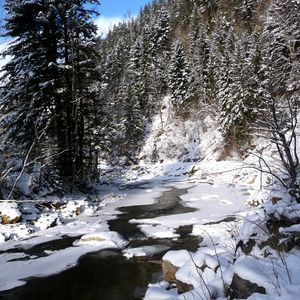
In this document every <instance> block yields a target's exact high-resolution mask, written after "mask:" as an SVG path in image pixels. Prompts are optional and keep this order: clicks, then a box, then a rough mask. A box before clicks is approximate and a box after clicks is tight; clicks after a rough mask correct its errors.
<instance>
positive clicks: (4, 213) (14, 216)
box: [0, 202, 22, 224]
mask: <svg viewBox="0 0 300 300" xmlns="http://www.w3.org/2000/svg"><path fill="white" fill-rule="evenodd" d="M21 218H22V214H21V212H20V210H19V209H18V204H17V203H14V202H1V203H0V219H1V220H2V223H3V224H16V223H19V222H20V221H21Z"/></svg>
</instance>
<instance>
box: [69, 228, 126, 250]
mask: <svg viewBox="0 0 300 300" xmlns="http://www.w3.org/2000/svg"><path fill="white" fill-rule="evenodd" d="M127 244H128V241H126V240H125V239H124V238H123V237H122V236H121V235H120V234H119V233H117V232H115V231H103V232H95V233H89V234H86V235H83V236H82V237H81V238H80V240H79V241H76V242H74V246H82V245H84V246H103V247H104V248H113V249H123V248H124V247H125V246H126V245H127Z"/></svg>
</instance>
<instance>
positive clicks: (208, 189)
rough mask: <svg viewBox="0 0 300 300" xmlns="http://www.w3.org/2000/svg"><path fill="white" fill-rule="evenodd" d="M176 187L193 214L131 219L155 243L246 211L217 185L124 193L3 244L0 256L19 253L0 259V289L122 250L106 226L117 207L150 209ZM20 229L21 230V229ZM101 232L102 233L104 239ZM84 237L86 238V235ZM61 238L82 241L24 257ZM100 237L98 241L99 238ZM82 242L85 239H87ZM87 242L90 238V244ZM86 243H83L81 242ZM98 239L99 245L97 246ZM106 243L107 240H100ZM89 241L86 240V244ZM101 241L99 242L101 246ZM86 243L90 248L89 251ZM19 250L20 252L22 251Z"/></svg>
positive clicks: (140, 251)
mask: <svg viewBox="0 0 300 300" xmlns="http://www.w3.org/2000/svg"><path fill="white" fill-rule="evenodd" d="M172 186H175V187H177V188H179V189H180V188H187V189H188V192H187V194H185V195H183V196H181V199H182V200H183V204H184V205H186V206H190V207H194V208H197V209H198V210H197V211H195V212H192V213H186V214H180V213H178V214H176V215H169V216H161V217H157V218H153V219H148V220H143V219H135V222H137V223H140V225H139V226H140V228H141V230H142V231H143V232H144V233H145V235H147V236H149V237H154V238H176V237H177V234H176V233H175V231H174V229H176V228H178V227H179V226H181V225H187V224H196V225H199V224H203V223H205V222H208V221H210V220H217V219H219V218H221V217H223V216H224V215H227V214H232V213H234V212H237V211H239V210H242V209H243V208H244V203H245V201H246V196H245V195H243V190H242V189H239V188H236V187H231V186H217V185H209V184H194V183H184V184H180V183H174V182H173V183H170V184H168V185H153V186H151V187H147V190H146V189H142V188H138V187H133V188H130V189H124V190H123V191H122V193H123V197H122V198H121V197H120V199H119V201H118V202H109V203H107V205H105V206H104V207H101V208H99V209H98V211H96V212H95V214H94V215H93V216H90V215H89V216H87V215H86V216H77V218H75V219H74V220H70V221H69V222H67V223H66V224H59V225H57V226H55V227H53V228H48V229H44V230H40V231H37V232H34V233H32V234H30V235H28V236H27V238H26V239H23V240H17V241H13V240H11V241H7V242H5V243H0V251H9V249H12V248H15V249H16V248H17V249H20V250H19V252H18V253H14V254H13V255H12V254H9V253H2V254H0V265H1V272H0V290H7V289H12V288H14V287H17V286H20V285H23V284H24V283H25V279H26V278H29V277H41V276H48V275H51V274H55V273H59V272H62V271H63V270H65V269H68V268H70V267H72V266H74V265H76V263H77V261H78V259H79V258H80V257H81V256H82V255H84V254H86V253H88V252H94V251H98V250H101V249H104V248H109V247H111V245H114V246H116V247H115V248H124V247H125V245H126V241H124V240H123V239H122V238H121V237H120V236H119V235H118V234H117V233H109V228H108V224H107V221H108V220H111V219H113V218H116V217H117V215H118V214H120V213H121V212H119V211H118V208H119V207H124V206H127V207H129V206H135V205H151V204H153V203H155V201H156V199H157V198H158V197H159V196H161V195H162V194H163V192H165V191H167V190H170V189H172ZM20 226H24V224H23V225H20ZM103 232H106V233H105V234H104V235H105V236H103ZM84 235H85V236H84ZM63 236H71V237H77V236H78V237H81V236H84V237H83V239H82V240H81V242H78V243H76V245H78V246H77V247H74V246H71V247H68V248H65V249H61V250H56V251H45V253H44V254H45V255H44V256H43V257H31V256H29V255H26V254H25V253H26V250H28V249H30V248H32V247H34V246H36V245H38V244H41V243H45V242H49V241H53V240H57V239H61V238H63ZM99 237H100V238H99ZM85 238H86V239H85ZM89 238H90V239H89ZM84 239H85V240H84ZM97 239H98V241H96V240H97ZM102 239H104V240H105V241H102ZM89 240H90V241H89ZM99 240H101V241H100V242H99ZM87 244H89V246H88V247H87ZM22 249H23V251H22ZM158 250H159V251H161V250H162V249H158V248H157V247H156V248H151V247H142V248H136V249H126V251H125V252H124V254H125V255H126V256H128V257H131V256H139V255H144V254H145V255H149V253H150V254H153V253H156V252H157V251H158Z"/></svg>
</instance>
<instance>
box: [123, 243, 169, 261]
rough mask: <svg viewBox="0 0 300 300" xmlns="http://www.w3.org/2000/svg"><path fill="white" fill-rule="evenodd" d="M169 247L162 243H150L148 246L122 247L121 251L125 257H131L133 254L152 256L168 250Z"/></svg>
mask: <svg viewBox="0 0 300 300" xmlns="http://www.w3.org/2000/svg"><path fill="white" fill-rule="evenodd" d="M169 248H170V247H167V246H164V245H153V246H151V245H150V246H143V247H137V248H129V249H124V250H123V251H122V253H123V255H124V256H125V257H127V258H132V257H134V256H136V257H140V256H153V255H155V254H159V253H161V252H164V251H166V250H168V249H169Z"/></svg>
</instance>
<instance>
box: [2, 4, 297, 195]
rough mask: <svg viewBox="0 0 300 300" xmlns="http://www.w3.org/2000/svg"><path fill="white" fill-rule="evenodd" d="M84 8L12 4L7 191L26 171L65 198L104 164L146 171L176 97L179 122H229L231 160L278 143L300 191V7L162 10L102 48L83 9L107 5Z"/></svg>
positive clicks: (5, 112) (225, 131)
mask: <svg viewBox="0 0 300 300" xmlns="http://www.w3.org/2000/svg"><path fill="white" fill-rule="evenodd" d="M71 2H72V1H71ZM71 2H70V3H71ZM73 2H74V3H75V2H76V5H75V6H73V5H71V4H68V2H66V3H65V1H62V2H61V1H58V0H57V1H50V2H49V3H48V1H32V2H28V1H21V0H20V1H7V4H6V9H7V12H8V17H7V23H6V24H7V25H6V31H7V35H8V36H10V37H13V38H14V40H13V42H12V43H11V46H10V47H9V48H8V50H7V51H6V52H5V53H4V54H5V55H8V54H9V55H12V56H13V58H12V60H11V61H10V63H8V64H7V65H6V66H5V67H4V69H3V71H4V73H3V76H2V83H3V88H2V89H3V92H2V97H1V114H2V134H1V137H2V141H3V147H2V148H1V151H2V156H1V157H2V162H1V168H2V189H3V190H10V188H11V186H12V185H14V182H15V179H16V178H17V179H18V180H19V179H20V178H18V176H19V175H18V174H20V173H25V172H26V174H30V182H31V186H32V188H34V189H36V190H40V189H41V188H42V187H46V188H47V189H52V188H53V187H55V189H56V190H58V189H62V187H63V182H67V183H68V184H67V185H64V188H66V186H73V185H78V184H79V185H85V184H86V183H87V182H90V181H92V180H98V177H99V173H98V163H99V161H100V160H103V159H105V160H106V161H107V162H108V163H109V164H114V165H118V164H122V165H130V164H137V163H138V161H139V152H140V151H141V149H142V147H143V146H144V143H145V135H146V134H147V128H148V127H149V125H151V122H152V118H153V116H154V115H159V114H161V113H162V110H163V109H164V103H163V98H164V97H165V96H167V95H169V96H170V97H171V104H172V109H173V111H174V114H175V117H176V118H179V119H189V118H192V117H193V116H197V118H203V119H204V118H205V117H206V116H210V117H212V118H213V119H214V120H215V121H216V122H217V123H218V124H219V131H220V132H221V134H222V139H223V148H224V155H225V157H226V155H228V154H229V153H230V152H231V151H236V152H237V153H239V155H241V157H242V156H243V154H244V153H245V152H246V151H247V149H249V145H250V144H251V143H250V141H251V139H252V138H253V134H259V135H261V136H266V137H267V138H269V139H270V142H274V143H275V145H276V147H277V148H278V151H279V153H280V157H281V159H282V162H283V164H284V168H285V170H286V171H287V173H288V175H289V177H290V178H291V182H290V183H289V187H293V188H294V186H295V185H297V184H296V183H295V182H296V178H297V171H298V159H297V153H296V151H295V148H296V146H295V143H296V136H295V129H296V126H297V109H298V108H297V107H298V101H299V82H300V80H299V79H300V67H299V55H300V54H299V52H300V50H299V48H300V18H299V11H300V3H299V1H298V0H283V1H279V0H230V1H225V0H224V1H223V0H219V1H216V0H176V1H175V0H160V1H154V2H153V3H152V4H149V5H147V6H146V7H144V8H143V9H142V11H141V13H140V14H139V15H138V16H137V17H136V18H134V19H132V20H130V21H126V22H123V23H122V24H119V25H118V26H115V27H114V28H113V30H111V31H110V32H109V34H108V35H107V36H106V37H105V38H102V39H100V38H98V39H96V36H95V33H96V28H95V27H94V25H93V24H92V21H91V19H90V17H91V16H92V14H93V12H92V11H89V10H88V9H86V8H85V6H84V4H85V3H86V2H90V3H96V2H97V1H73ZM77 2H78V3H77ZM62 3H64V4H62ZM25 21H26V22H27V23H26V24H28V25H27V26H24V22H25ZM294 152H295V153H294ZM23 177H24V176H23ZM28 180H29V179H28ZM5 193H6V194H7V191H6V192H5ZM10 196H11V195H10Z"/></svg>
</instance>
